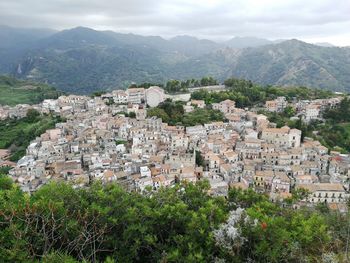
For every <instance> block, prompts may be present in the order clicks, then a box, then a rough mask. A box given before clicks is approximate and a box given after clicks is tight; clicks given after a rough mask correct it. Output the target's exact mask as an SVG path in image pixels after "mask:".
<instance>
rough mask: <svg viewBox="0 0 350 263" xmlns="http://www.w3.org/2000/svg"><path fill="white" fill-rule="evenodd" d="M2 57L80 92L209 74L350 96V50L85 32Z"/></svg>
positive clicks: (21, 72) (17, 68) (5, 69)
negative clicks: (346, 92) (341, 93)
mask: <svg viewBox="0 0 350 263" xmlns="http://www.w3.org/2000/svg"><path fill="white" fill-rule="evenodd" d="M0 31H1V28H0ZM247 46H252V47H250V48H245V47H247ZM232 47H234V48H232ZM0 56H1V57H2V58H3V59H2V60H1V61H0V73H6V74H13V75H14V76H16V77H18V78H22V79H31V80H35V81H40V82H44V83H49V84H51V85H53V86H55V87H57V88H59V89H61V90H63V91H67V92H73V93H80V94H87V93H91V92H93V91H96V90H101V89H104V90H105V89H107V90H108V89H112V88H115V87H117V86H119V87H126V86H128V85H130V84H131V83H132V82H136V83H143V82H157V83H158V82H164V81H165V80H167V79H188V78H201V77H203V76H205V75H210V76H213V77H215V78H217V79H219V80H220V81H223V80H224V79H227V78H229V77H240V78H245V79H250V80H252V81H254V82H257V83H260V84H264V85H267V84H271V85H281V86H291V85H298V86H310V87H314V88H322V89H330V90H337V91H350V84H349V83H350V81H349V80H350V74H349V73H350V49H349V48H339V47H322V46H317V45H311V44H307V43H304V42H301V41H298V40H288V41H283V42H279V41H274V42H272V41H268V40H264V39H257V38H234V39H231V40H230V41H227V42H224V43H216V42H213V41H210V40H200V39H197V38H194V37H190V36H178V37H175V38H172V39H169V40H166V39H163V38H161V37H157V36H148V37H146V36H139V35H134V34H120V33H115V32H112V31H96V30H93V29H89V28H83V27H78V28H74V29H70V30H63V31H60V32H58V33H55V34H51V35H48V36H47V35H45V34H43V37H42V38H40V40H37V41H35V40H33V41H31V42H30V44H28V45H27V47H26V48H23V47H21V48H20V49H19V48H18V47H15V48H5V47H3V48H1V47H0Z"/></svg>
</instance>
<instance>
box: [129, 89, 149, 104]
mask: <svg viewBox="0 0 350 263" xmlns="http://www.w3.org/2000/svg"><path fill="white" fill-rule="evenodd" d="M126 94H127V95H128V102H130V103H132V104H140V103H143V102H144V101H145V89H144V88H130V89H127V91H126Z"/></svg>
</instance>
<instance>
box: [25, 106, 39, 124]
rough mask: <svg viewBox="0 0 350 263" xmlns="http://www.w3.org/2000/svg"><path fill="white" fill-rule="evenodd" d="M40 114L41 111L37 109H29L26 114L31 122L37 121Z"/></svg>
mask: <svg viewBox="0 0 350 263" xmlns="http://www.w3.org/2000/svg"><path fill="white" fill-rule="evenodd" d="M39 116H40V112H38V111H37V110H35V109H29V110H28V111H27V114H26V118H27V120H28V121H29V122H35V121H36V120H37V119H38V117H39Z"/></svg>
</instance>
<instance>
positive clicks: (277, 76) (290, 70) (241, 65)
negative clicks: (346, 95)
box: [228, 40, 350, 91]
mask: <svg viewBox="0 0 350 263" xmlns="http://www.w3.org/2000/svg"><path fill="white" fill-rule="evenodd" d="M349 73H350V50H349V49H348V48H339V47H321V46H315V45H311V44H307V43H304V42H301V41H298V40H289V41H285V42H282V43H280V44H277V45H269V46H264V47H259V48H255V49H244V50H243V51H242V52H241V53H240V54H239V56H237V58H236V61H234V63H233V64H232V65H231V69H230V71H229V72H228V75H230V74H232V75H235V76H237V77H241V78H247V79H250V80H252V81H254V82H258V83H261V84H274V85H282V86H285V85H297V86H310V87H317V88H323V89H331V90H342V91H344V90H345V91H349V90H350V84H349V83H350V75H349Z"/></svg>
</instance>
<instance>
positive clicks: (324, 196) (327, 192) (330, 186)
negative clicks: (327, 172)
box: [297, 183, 348, 203]
mask: <svg viewBox="0 0 350 263" xmlns="http://www.w3.org/2000/svg"><path fill="white" fill-rule="evenodd" d="M297 189H306V190H308V191H309V193H310V195H309V196H308V197H307V199H306V200H307V201H309V202H311V203H345V202H346V200H347V198H348V195H347V193H346V192H345V189H344V187H343V185H342V184H340V183H317V184H304V185H298V187H297Z"/></svg>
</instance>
